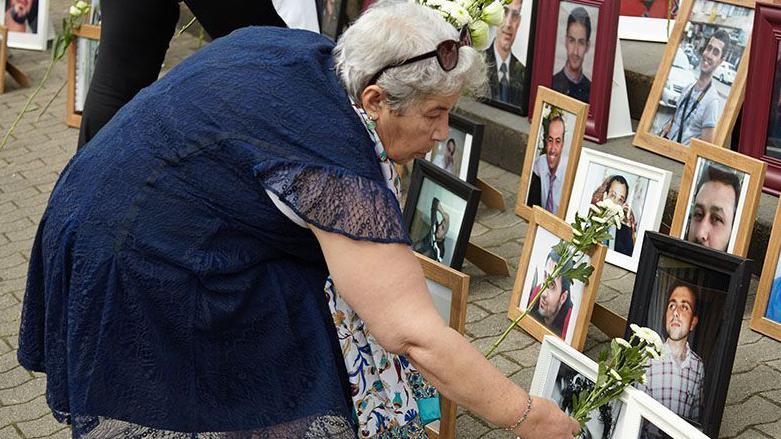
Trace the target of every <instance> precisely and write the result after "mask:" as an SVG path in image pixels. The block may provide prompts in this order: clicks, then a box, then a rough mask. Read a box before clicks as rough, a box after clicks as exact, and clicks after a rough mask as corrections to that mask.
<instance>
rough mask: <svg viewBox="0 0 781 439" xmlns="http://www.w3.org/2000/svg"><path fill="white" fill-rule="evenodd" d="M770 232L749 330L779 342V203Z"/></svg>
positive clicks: (780, 219)
mask: <svg viewBox="0 0 781 439" xmlns="http://www.w3.org/2000/svg"><path fill="white" fill-rule="evenodd" d="M772 230H773V231H772V232H770V242H769V243H768V245H767V253H766V254H765V266H764V267H763V268H762V276H761V277H760V278H759V286H757V297H756V299H755V301H754V309H753V311H752V312H751V329H753V330H755V331H757V332H760V333H762V334H765V335H767V336H768V337H772V338H774V339H776V340H779V341H781V264H779V262H781V258H779V253H780V252H781V202H780V203H778V208H776V216H775V220H774V221H773V229H772Z"/></svg>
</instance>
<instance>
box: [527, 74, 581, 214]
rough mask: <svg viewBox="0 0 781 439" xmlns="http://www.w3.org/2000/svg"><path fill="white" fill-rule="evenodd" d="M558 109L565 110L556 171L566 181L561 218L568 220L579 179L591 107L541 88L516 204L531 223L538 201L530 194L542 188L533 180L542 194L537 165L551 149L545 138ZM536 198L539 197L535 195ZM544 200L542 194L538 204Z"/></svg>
mask: <svg viewBox="0 0 781 439" xmlns="http://www.w3.org/2000/svg"><path fill="white" fill-rule="evenodd" d="M554 109H556V111H563V113H562V117H563V119H564V124H565V130H564V140H563V147H562V148H561V154H560V157H559V165H558V168H557V171H556V173H557V177H556V178H557V179H558V180H560V181H562V185H561V192H560V194H559V196H558V208H557V209H556V208H555V205H556V203H554V210H555V212H554V214H555V215H556V216H558V217H559V218H564V214H565V213H566V212H567V203H569V198H570V191H571V190H572V181H573V179H574V178H575V169H577V167H578V160H579V159H580V147H581V143H582V142H583V132H584V131H585V129H586V117H587V115H588V104H584V103H583V102H580V101H578V100H577V99H573V98H570V97H567V96H564V95H563V94H561V93H558V92H555V91H553V90H551V89H549V88H545V87H539V89H538V90H537V94H536V100H535V102H534V115H533V116H532V123H531V126H530V128H529V141H528V143H527V144H526V155H525V157H524V160H523V169H522V170H521V181H520V183H519V185H518V199H517V201H516V204H515V213H516V214H517V215H518V216H520V217H521V218H524V219H526V220H527V221H528V220H529V218H530V217H531V212H532V207H531V206H532V205H534V204H535V201H534V200H531V199H530V198H529V192H530V189H534V190H536V187H537V186H538V184H537V183H535V181H533V177H537V178H536V181H539V182H540V183H539V186H540V190H541V191H542V183H541V179H540V177H539V176H537V175H536V173H535V172H534V170H533V169H534V166H535V162H536V161H537V160H538V159H539V160H542V159H541V157H542V155H543V154H541V153H542V152H543V151H546V150H547V146H546V139H545V134H546V132H547V128H546V126H547V123H548V119H552V118H553V116H554V112H553V110H554ZM564 153H566V154H564ZM564 157H567V161H566V163H562V162H563V161H564ZM546 159H547V155H546ZM540 166H544V165H540ZM533 198H535V197H534V196H533ZM542 198H544V197H543V195H542V192H540V201H541V202H540V203H538V204H539V205H542V206H544V203H545V201H544V200H542Z"/></svg>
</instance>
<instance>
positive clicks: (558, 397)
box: [529, 335, 629, 439]
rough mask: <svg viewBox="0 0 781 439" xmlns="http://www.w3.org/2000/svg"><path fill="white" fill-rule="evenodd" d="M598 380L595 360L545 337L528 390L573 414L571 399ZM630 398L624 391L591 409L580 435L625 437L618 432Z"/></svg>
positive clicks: (622, 427) (609, 437)
mask: <svg viewBox="0 0 781 439" xmlns="http://www.w3.org/2000/svg"><path fill="white" fill-rule="evenodd" d="M596 380H597V363H595V362H594V361H593V360H591V359H590V358H588V357H586V356H585V355H583V354H582V353H580V352H578V351H577V350H575V349H573V348H572V347H571V346H568V345H567V344H566V343H564V342H563V341H562V340H561V339H559V338H557V337H552V336H550V335H548V336H545V338H544V339H543V340H542V346H541V347H540V355H539V356H538V357H537V366H536V367H535V368H534V377H533V378H532V384H531V387H530V388H529V393H530V394H531V395H534V396H540V397H543V398H547V399H550V400H551V401H553V402H555V403H556V404H558V406H559V408H560V409H562V410H563V411H564V413H567V414H571V413H572V411H573V410H572V399H573V397H574V396H575V395H578V394H579V393H580V392H581V391H583V390H586V389H591V388H593V387H594V382H595V381H596ZM628 403H629V399H628V394H627V392H624V393H622V394H621V397H620V398H619V399H617V400H614V401H612V402H610V403H609V404H607V405H605V406H603V407H602V408H601V409H599V410H595V411H594V412H592V413H591V414H590V415H591V420H589V422H588V423H586V427H585V429H584V430H585V432H584V434H583V436H581V437H583V438H602V439H612V438H616V439H619V438H626V437H628V436H626V435H623V434H622V433H621V432H622V431H623V429H624V424H625V423H626V410H625V407H626V406H627V405H628Z"/></svg>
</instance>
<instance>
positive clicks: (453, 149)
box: [426, 113, 485, 184]
mask: <svg viewBox="0 0 781 439" xmlns="http://www.w3.org/2000/svg"><path fill="white" fill-rule="evenodd" d="M449 125H450V129H449V131H448V135H447V140H446V141H444V142H439V143H437V144H436V145H434V148H433V149H432V150H431V152H429V153H428V154H426V160H428V161H430V162H431V163H433V164H435V165H437V166H438V167H439V168H440V169H442V170H444V171H447V172H449V173H450V174H453V175H455V176H456V177H458V178H460V179H461V180H464V181H466V182H468V183H470V184H477V166H478V164H479V163H480V148H481V146H482V143H483V128H484V127H485V125H483V124H481V123H477V122H475V121H473V120H471V119H469V118H466V117H464V116H460V115H458V114H453V113H450V115H449Z"/></svg>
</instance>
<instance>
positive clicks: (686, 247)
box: [624, 232, 752, 437]
mask: <svg viewBox="0 0 781 439" xmlns="http://www.w3.org/2000/svg"><path fill="white" fill-rule="evenodd" d="M751 266H752V262H751V261H750V260H748V259H744V258H741V257H738V256H734V255H731V254H728V253H724V252H720V251H716V250H713V249H710V248H707V247H704V246H701V245H697V244H694V243H691V242H686V241H682V240H680V239H675V238H672V237H670V236H666V235H662V234H659V233H655V232H647V233H646V239H645V242H643V253H642V255H641V257H640V266H639V267H638V270H637V276H636V278H635V286H634V291H633V294H632V302H631V305H630V308H629V316H628V319H627V321H628V322H629V323H635V324H637V325H639V326H647V327H650V328H651V329H653V330H655V331H656V332H658V333H659V335H660V336H661V337H662V340H663V341H664V340H666V339H667V331H672V330H677V331H679V332H680V331H683V330H684V329H682V328H686V327H688V328H689V331H688V332H687V333H686V334H681V333H678V334H677V335H676V337H677V339H678V340H681V339H685V340H687V343H688V346H689V347H688V349H687V350H686V352H687V354H686V355H687V358H686V359H685V360H684V361H687V364H689V365H690V367H691V369H693V370H689V371H687V373H690V374H692V375H689V376H690V377H692V381H689V382H687V390H686V392H687V395H693V396H692V398H690V399H687V401H691V402H687V403H686V404H683V403H682V404H680V405H679V410H681V411H682V412H683V413H681V412H676V413H677V414H679V415H680V416H682V417H684V418H686V417H688V415H686V413H689V414H691V415H695V414H697V413H698V415H696V416H697V418H698V419H688V420H687V421H689V422H690V423H692V424H693V425H695V426H697V427H698V428H700V429H701V430H702V431H703V432H704V433H705V434H706V435H708V436H710V437H718V434H719V427H720V425H721V419H722V415H723V412H724V404H725V401H726V398H727V389H728V387H729V380H730V377H731V374H732V364H733V361H734V359H735V350H736V348H737V343H738V336H739V334H740V326H741V323H742V320H743V310H744V308H745V305H746V296H747V293H748V288H749V285H750V282H751V271H752V270H751ZM687 291H688V293H687ZM673 294H676V297H675V298H674V299H670V298H671V297H672V295H673ZM687 295H688V297H689V298H688V299H687V298H686V297H687ZM682 298H683V299H684V300H681V299H682ZM671 303H675V304H678V305H677V306H676V307H672V306H671V305H670V304H671ZM684 303H689V306H690V309H691V311H687V310H686V309H684V308H683V304H684ZM677 307H681V309H682V311H680V312H679V311H675V309H676V308H677ZM684 312H686V313H687V314H688V322H689V324H687V321H686V318H684V317H681V316H683V315H684V314H683V313H684ZM695 319H696V320H695ZM675 322H677V323H678V326H677V327H676V326H672V325H673V324H675ZM691 325H694V326H691ZM670 328H673V329H670ZM630 333H631V330H630V328H629V327H628V326H627V328H626V329H625V334H624V338H626V339H628V338H629V336H630ZM667 343H668V342H667V341H665V344H667ZM666 349H669V348H666ZM698 360H699V361H698ZM662 361H663V360H662ZM699 367H702V369H701V370H702V373H701V374H700V373H695V372H696V370H694V369H695V368H699ZM654 373H658V372H654V371H653V370H652V369H649V371H648V372H647V376H648V382H647V386H648V388H649V389H648V390H649V391H651V392H653V391H654V390H653V389H654V388H662V387H664V383H661V382H657V381H655V380H658V379H659V378H654ZM698 383H699V384H698ZM641 390H645V389H641ZM665 392H669V388H667V390H666V391H665ZM665 394H669V393H665ZM694 395H699V398H696V397H695V396H694ZM652 396H653V395H652ZM698 400H699V404H697V401H698ZM688 406H691V407H688ZM695 407H698V408H699V410H695ZM674 411H675V410H674Z"/></svg>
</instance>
